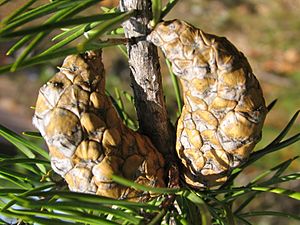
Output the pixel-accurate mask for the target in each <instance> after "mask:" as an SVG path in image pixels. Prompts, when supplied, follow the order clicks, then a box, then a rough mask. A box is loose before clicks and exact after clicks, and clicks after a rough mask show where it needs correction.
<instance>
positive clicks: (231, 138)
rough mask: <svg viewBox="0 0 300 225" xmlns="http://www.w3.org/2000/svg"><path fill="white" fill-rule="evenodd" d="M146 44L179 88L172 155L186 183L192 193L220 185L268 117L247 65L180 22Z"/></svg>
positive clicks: (224, 44)
mask: <svg viewBox="0 0 300 225" xmlns="http://www.w3.org/2000/svg"><path fill="white" fill-rule="evenodd" d="M147 39H148V40H149V41H151V42H152V43H153V44H155V45H156V46H159V47H160V48H161V49H162V51H163V52H164V54H165V56H166V58H167V59H168V60H170V61H171V63H172V68H173V72H174V73H175V74H176V75H177V76H178V77H179V78H180V81H181V84H182V88H183V98H184V106H183V109H182V114H181V116H180V118H179V121H178V126H177V140H176V150H177V154H178V157H179V158H180V160H181V162H182V164H183V170H184V171H183V172H184V179H185V181H186V182H187V183H188V184H189V185H191V186H193V187H196V188H201V187H212V186H217V185H219V184H222V183H223V182H225V181H226V179H227V178H228V175H229V174H230V172H231V170H232V169H233V168H235V167H237V166H239V165H240V164H241V163H242V162H243V161H245V160H246V159H247V157H248V156H249V154H250V152H251V150H252V149H253V148H254V146H255V144H256V143H257V142H258V141H259V140H260V138H261V130H262V126H263V122H264V119H265V116H266V113H267V109H266V106H265V101H264V98H263V93H262V90H261V88H260V85H259V83H258V81H257V79H256V78H255V76H254V74H253V72H252V69H251V67H250V65H249V63H248V61H247V59H246V58H245V56H244V55H243V53H241V52H239V51H238V50H237V49H236V47H235V46H233V44H231V43H230V42H229V41H228V40H227V39H226V38H224V37H218V36H215V35H212V34H207V33H205V32H203V31H202V30H200V29H197V28H195V27H193V26H192V25H190V24H188V23H186V22H183V21H179V20H173V21H166V22H162V23H159V24H158V25H157V26H156V27H155V28H154V30H153V31H152V33H151V34H150V35H148V37H147Z"/></svg>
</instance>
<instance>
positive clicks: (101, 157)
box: [33, 51, 165, 201]
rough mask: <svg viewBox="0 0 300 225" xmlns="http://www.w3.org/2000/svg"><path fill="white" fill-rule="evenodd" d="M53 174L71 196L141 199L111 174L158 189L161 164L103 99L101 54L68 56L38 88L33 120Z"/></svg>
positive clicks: (144, 197) (157, 155) (146, 141)
mask: <svg viewBox="0 0 300 225" xmlns="http://www.w3.org/2000/svg"><path fill="white" fill-rule="evenodd" d="M33 123H34V125H35V126H36V127H37V128H38V129H39V130H40V132H41V134H42V136H43V137H44V138H45V140H46V142H47V145H48V147H49V152H50V157H51V166H52V168H53V170H54V171H55V172H56V173H58V174H59V175H61V176H62V177H64V178H65V180H66V182H67V183H68V186H69V188H70V190H71V191H76V192H84V193H92V194H97V195H101V196H107V197H112V198H117V199H129V200H132V201H142V200H147V199H149V198H151V196H152V194H151V193H144V192H141V191H137V190H135V189H133V188H128V187H124V186H122V185H119V184H117V183H115V182H113V181H112V178H111V175H112V174H116V175H119V176H123V177H125V178H127V179H130V180H132V181H135V182H137V183H139V184H144V185H149V186H153V187H163V186H165V184H164V180H163V177H164V169H163V168H164V159H163V158H162V156H161V154H160V153H159V152H158V151H157V150H156V149H155V147H154V146H153V145H152V143H151V142H150V140H149V139H148V138H147V137H145V136H143V135H141V134H139V133H137V132H134V131H132V130H131V129H129V128H127V127H126V126H125V125H123V123H122V120H121V119H120V118H119V116H118V114H117V112H116V109H115V108H114V106H113V104H112V102H111V100H110V97H108V96H107V95H106V94H105V77H104V68H103V64H102V62H101V51H98V52H92V51H91V52H87V53H86V54H83V55H72V56H68V57H67V58H66V59H65V60H64V62H63V65H62V67H61V68H60V72H58V73H56V74H55V76H54V77H53V78H52V79H51V80H50V81H48V82H47V83H46V84H45V85H44V86H43V87H41V89H40V92H39V96H38V100H37V103H36V109H35V114H34V117H33Z"/></svg>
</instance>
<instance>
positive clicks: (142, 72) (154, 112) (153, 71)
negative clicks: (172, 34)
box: [120, 0, 174, 156]
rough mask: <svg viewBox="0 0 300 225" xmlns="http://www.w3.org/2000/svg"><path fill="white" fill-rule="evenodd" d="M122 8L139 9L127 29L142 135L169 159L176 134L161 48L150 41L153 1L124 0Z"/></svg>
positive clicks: (133, 86) (124, 9)
mask: <svg viewBox="0 0 300 225" xmlns="http://www.w3.org/2000/svg"><path fill="white" fill-rule="evenodd" d="M120 7H121V10H123V11H128V10H133V9H134V10H137V14H136V15H135V16H134V17H132V18H131V19H130V20H128V21H126V22H125V23H124V24H123V27H124V29H125V35H126V37H127V38H129V40H130V41H129V43H128V45H127V50H128V55H129V67H130V70H131V83H132V88H133V92H134V97H135V107H136V111H137V116H138V120H139V125H140V132H141V133H143V134H145V135H147V136H148V137H149V138H150V139H151V140H152V142H153V144H154V145H155V146H156V147H157V148H158V149H159V151H160V152H162V153H163V154H164V155H165V156H166V155H169V154H168V153H170V152H172V151H174V137H173V135H174V131H173V129H172V126H171V125H170V122H169V119H168V115H167V110H166V106H165V102H164V98H163V92H162V79H161V74H160V65H159V60H158V54H157V48H156V47H155V46H154V45H153V44H151V43H149V42H147V41H146V35H147V34H148V33H149V30H148V28H147V24H148V23H149V21H150V19H151V17H152V15H151V14H152V12H151V1H150V0H121V1H120Z"/></svg>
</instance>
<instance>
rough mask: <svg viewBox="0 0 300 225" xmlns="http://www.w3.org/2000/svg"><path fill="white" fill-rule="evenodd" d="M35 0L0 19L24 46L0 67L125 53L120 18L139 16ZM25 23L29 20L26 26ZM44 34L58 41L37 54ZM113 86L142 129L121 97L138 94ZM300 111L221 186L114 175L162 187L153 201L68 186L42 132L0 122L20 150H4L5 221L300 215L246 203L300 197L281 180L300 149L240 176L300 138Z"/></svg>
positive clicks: (4, 30)
mask: <svg viewBox="0 0 300 225" xmlns="http://www.w3.org/2000/svg"><path fill="white" fill-rule="evenodd" d="M36 2H38V1H33V0H31V1H27V3H26V4H24V5H23V6H21V7H20V8H19V9H17V10H16V11H14V12H12V14H11V15H10V16H8V17H6V18H5V19H4V20H2V22H1V29H0V39H1V40H0V41H2V42H4V41H7V40H8V39H10V38H18V37H19V38H20V39H18V40H16V42H15V44H14V45H13V46H12V47H11V48H10V50H8V52H7V54H8V55H10V54H12V53H14V52H16V51H17V50H20V49H21V48H23V50H22V51H21V53H20V55H19V57H18V58H17V60H16V62H15V63H13V64H11V65H6V66H3V67H0V72H2V73H4V72H8V71H14V70H16V69H20V68H24V67H26V66H32V65H35V64H39V63H44V62H46V61H48V60H51V59H54V58H58V57H63V56H66V55H70V54H75V53H78V52H84V51H86V50H92V49H98V48H104V47H108V46H116V47H118V48H120V49H121V50H122V53H123V54H126V52H125V51H124V49H123V47H122V46H120V45H119V44H120V43H119V42H118V41H111V40H113V39H114V38H115V37H118V35H120V34H122V29H121V27H120V26H119V25H120V24H121V23H122V22H123V21H125V20H127V19H128V18H129V17H131V16H134V13H135V12H125V13H123V12H119V11H118V10H116V9H106V8H102V10H103V13H102V14H97V15H90V16H82V15H80V14H79V13H82V12H83V11H84V10H85V9H87V8H88V7H91V6H95V5H96V4H97V3H98V2H100V1H95V0H84V1H82V0H80V1H79V0H75V1H74V0H59V1H49V3H45V4H42V5H39V6H35V7H32V5H34V4H35V3H36ZM6 3H7V1H4V0H2V1H0V5H4V6H5V4H6ZM176 3H177V0H169V2H168V3H167V5H166V6H165V7H162V2H161V1H160V0H155V1H154V0H153V7H152V10H153V23H154V24H156V23H157V22H159V21H160V20H161V19H162V18H163V17H164V16H165V15H166V14H167V13H168V12H169V11H170V10H171V9H172V7H174V6H175V4H176ZM37 19H40V20H43V21H44V22H43V23H42V24H41V25H32V24H31V22H32V21H35V20H37ZM39 24H40V23H39ZM25 25H26V28H25V27H24V28H23V26H25ZM57 28H61V29H62V30H61V32H60V33H59V34H56V35H55V36H54V37H52V38H50V33H51V32H52V31H57V30H56V29H57ZM103 35H105V37H106V40H105V41H104V40H100V39H99V38H100V36H103ZM45 38H48V39H52V41H53V42H56V41H57V42H56V43H54V44H53V45H52V46H51V47H49V48H47V49H43V50H42V52H41V53H38V54H36V55H34V54H33V52H34V51H35V50H36V49H37V45H38V44H40V43H41V41H42V40H44V39H45ZM31 54H33V55H31ZM167 63H168V62H167ZM168 66H170V65H169V64H168ZM169 68H170V67H169ZM170 75H171V77H172V81H173V85H174V90H175V93H176V99H177V104H178V113H180V110H181V107H182V102H181V98H180V89H179V86H178V82H177V79H176V78H175V77H174V75H173V74H172V73H171V70H170ZM114 92H115V96H116V98H115V99H113V98H112V97H111V98H112V100H113V103H114V104H115V106H116V108H117V109H118V112H119V114H120V116H121V118H122V119H123V121H124V123H125V124H126V125H127V126H129V127H131V128H132V129H137V128H138V125H137V124H138V123H137V121H135V120H134V119H132V118H130V116H129V115H128V114H127V112H126V109H125V107H124V105H125V104H124V99H125V100H126V101H128V102H129V103H130V104H133V101H134V99H133V97H132V96H131V95H130V94H128V93H127V92H122V91H120V90H119V89H118V88H116V89H115V90H114ZM272 106H273V105H272ZM269 108H271V106H270V107H269ZM298 114H299V111H298V112H297V113H296V114H295V115H294V116H293V118H292V119H291V120H290V122H289V123H288V124H287V125H286V127H285V128H284V129H283V130H282V131H281V133H280V134H279V135H278V136H277V137H276V138H275V139H274V140H273V141H272V142H271V143H270V144H268V145H267V146H266V147H264V148H263V149H261V150H258V151H256V152H254V153H252V154H251V155H250V158H249V160H248V161H247V162H245V163H244V164H243V165H241V166H240V167H239V168H237V169H235V170H234V171H233V173H232V175H231V176H230V177H229V179H228V181H227V182H226V183H225V184H224V185H222V186H221V187H219V188H218V189H212V190H208V189H206V190H200V191H199V190H192V189H190V188H188V187H183V188H181V189H170V188H150V187H146V186H142V185H138V184H135V183H133V182H131V181H128V180H125V179H124V178H122V177H117V176H114V180H115V181H116V182H118V183H120V184H122V185H125V186H131V187H134V188H136V189H139V190H143V191H145V192H152V193H156V194H157V197H156V198H154V199H153V200H152V201H150V202H144V203H142V202H140V203H134V202H128V201H125V200H113V199H108V198H104V197H100V196H95V195H90V194H82V193H73V192H70V191H68V189H67V187H66V184H65V182H64V181H63V180H62V179H61V178H58V177H57V175H55V174H54V173H53V171H52V170H51V166H50V162H49V156H48V154H47V153H46V150H44V149H42V148H41V147H39V146H38V145H36V144H35V143H34V141H30V140H29V139H27V138H26V137H25V136H27V137H30V138H39V139H40V138H41V137H40V134H39V133H37V132H31V131H27V132H24V133H23V135H24V136H21V135H18V134H16V133H14V132H13V131H11V130H9V129H8V128H6V127H4V126H0V135H1V136H2V137H4V138H5V139H7V140H8V141H9V142H10V143H12V144H13V145H14V146H15V147H16V148H17V149H18V154H17V155H15V156H13V157H12V156H8V155H5V154H4V155H0V182H1V187H0V224H7V223H12V224H17V223H19V224H62V223H63V224H152V225H154V224H202V225H211V224H219V225H225V224H246V225H248V224H251V222H250V220H251V218H252V217H257V216H278V217H285V218H288V219H293V220H299V221H300V217H299V216H298V215H292V214H290V213H287V212H275V211H249V210H248V206H249V205H250V204H251V203H252V202H253V200H254V199H255V198H257V197H260V196H261V195H263V194H264V193H271V194H276V195H279V196H282V197H288V198H292V199H295V200H300V193H299V192H296V191H293V190H287V189H285V188H282V187H280V186H279V185H280V184H282V183H284V182H293V181H296V180H299V179H300V173H287V172H286V171H287V169H288V168H289V167H290V165H291V163H292V162H293V161H294V160H296V159H297V158H298V157H299V156H295V157H294V158H291V159H288V160H285V161H283V162H281V163H279V164H278V165H275V166H274V165H271V166H272V167H271V168H269V169H267V170H265V171H263V172H261V174H259V175H258V176H256V177H255V178H254V179H253V180H250V181H248V182H247V183H246V184H239V183H238V178H239V177H241V176H243V174H244V172H245V169H246V168H247V167H249V166H251V165H253V164H254V163H255V162H256V161H257V160H261V159H265V158H266V157H267V156H268V155H269V154H271V153H272V152H275V151H278V150H284V148H285V147H287V146H289V145H291V144H293V143H295V142H297V141H299V139H300V133H298V134H295V135H294V136H292V137H288V138H286V136H287V133H288V131H289V130H290V129H291V127H292V126H293V124H294V122H295V121H296V118H297V116H298ZM285 138H286V139H285ZM237 203H238V204H237Z"/></svg>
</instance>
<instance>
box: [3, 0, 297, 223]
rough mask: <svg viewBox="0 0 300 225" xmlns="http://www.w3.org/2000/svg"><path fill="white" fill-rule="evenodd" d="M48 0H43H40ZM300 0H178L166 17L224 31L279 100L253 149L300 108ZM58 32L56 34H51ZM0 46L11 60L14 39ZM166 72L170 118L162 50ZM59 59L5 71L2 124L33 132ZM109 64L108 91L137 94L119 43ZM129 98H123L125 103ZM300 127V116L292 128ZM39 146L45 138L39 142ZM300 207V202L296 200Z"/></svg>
mask: <svg viewBox="0 0 300 225" xmlns="http://www.w3.org/2000/svg"><path fill="white" fill-rule="evenodd" d="M25 2H26V1H24V0H23V1H21V0H16V1H11V3H8V4H6V5H4V6H3V7H0V20H1V19H2V18H4V17H5V16H6V15H8V14H9V13H10V12H11V11H12V10H15V9H16V7H17V6H19V5H21V4H24V3H25ZM39 2H43V1H39ZM100 5H104V6H107V7H114V6H117V5H118V1H116V0H111V1H109V0H107V1H103V2H102V3H101V4H99V7H98V8H96V7H93V8H92V9H90V10H89V12H88V13H91V14H96V13H98V12H99V13H100V12H101V9H100ZM299 14H300V0H273V1H264V0H185V1H179V2H178V4H177V5H176V6H175V8H174V9H173V11H172V12H171V13H170V14H169V15H168V16H167V18H166V19H174V18H178V19H182V20H185V21H187V22H189V23H192V24H194V25H195V26H197V27H199V28H201V29H203V30H204V31H206V32H209V33H213V34H217V35H219V36H226V37H227V38H228V39H229V40H230V41H231V42H232V43H234V45H235V46H237V47H238V49H239V50H240V51H242V52H243V53H244V54H245V55H246V56H247V58H248V60H249V62H250V64H251V66H252V68H253V71H254V73H255V74H256V76H257V78H258V80H259V81H260V83H261V86H262V89H263V91H264V95H265V99H266V102H267V104H269V103H270V102H271V101H273V100H274V99H278V101H277V104H276V105H275V107H274V108H273V109H272V111H271V112H270V113H269V114H268V116H267V119H266V122H265V126H264V130H263V138H262V141H261V142H260V143H259V144H258V145H257V147H256V149H260V148H262V147H263V146H265V145H267V144H268V143H270V142H271V141H272V140H273V139H274V138H275V137H276V135H277V134H278V133H279V132H280V130H281V129H282V128H283V127H284V126H285V125H286V124H287V122H288V121H289V119H290V118H291V117H292V116H293V114H294V113H295V112H296V111H297V110H299V109H300V41H299V39H300V16H299ZM53 35H54V34H53ZM13 43H14V42H13V41H12V42H11V43H5V44H4V43H0V65H4V64H8V63H11V62H13V61H14V59H15V57H16V55H14V56H12V57H7V56H5V52H6V51H7V50H8V48H9V47H10V46H11V45H12V44H13ZM50 45H51V41H50V40H49V41H48V42H47V41H46V42H44V43H43V44H42V45H41V47H43V48H45V46H46V47H47V46H50ZM160 58H161V71H162V74H163V84H164V93H165V99H166V103H167V106H168V111H169V115H170V118H171V120H172V122H175V121H176V119H177V115H176V111H177V104H176V99H175V95H174V91H173V87H172V82H171V79H170V77H169V75H168V74H169V73H168V69H167V67H166V64H165V62H164V60H163V56H162V54H161V53H160ZM61 62H62V59H58V60H54V61H52V62H50V63H47V64H44V65H39V66H36V67H31V68H27V69H22V70H20V71H18V72H16V73H8V74H3V75H0V124H2V125H4V126H6V127H8V128H9V129H12V130H14V131H15V132H17V133H21V132H22V131H32V130H35V128H34V127H33V126H32V124H31V117H32V115H33V110H32V109H30V107H31V106H34V105H35V101H36V97H37V94H38V89H39V87H40V86H41V85H42V84H43V83H44V82H46V81H47V80H48V79H49V78H50V77H51V76H53V74H54V73H55V72H57V69H56V67H57V66H60V65H61ZM104 65H105V68H106V71H107V90H108V91H109V92H110V93H111V94H112V95H113V96H114V94H115V87H117V88H118V89H119V90H120V92H121V94H122V92H123V91H126V92H128V93H132V91H131V88H130V80H129V70H128V66H127V62H126V57H124V55H122V54H121V52H120V51H118V50H117V49H116V48H108V49H105V50H104ZM125 103H126V101H125ZM125 106H126V110H127V111H128V112H129V114H130V116H131V117H132V118H135V113H134V108H133V107H132V105H131V104H129V103H128V102H127V103H126V104H125ZM299 131H300V119H298V120H297V121H296V124H295V126H294V127H293V129H292V131H291V135H292V134H293V133H296V132H299ZM40 143H43V141H42V140H40ZM1 151H6V152H11V153H12V154H13V152H14V148H13V147H12V146H11V145H10V144H9V143H7V142H5V141H4V140H3V139H2V138H1V137H0V152H1ZM299 152H300V143H296V144H294V145H292V146H291V147H289V149H284V150H281V151H279V152H276V153H273V154H271V155H269V156H268V157H265V158H263V159H262V160H260V161H258V162H257V163H256V164H255V165H254V166H251V167H249V168H248V169H247V171H246V173H244V174H246V175H245V176H243V177H241V178H240V182H241V183H243V181H247V180H249V179H250V178H253V177H255V176H256V175H257V174H259V172H260V171H262V170H263V169H266V168H270V167H271V166H274V165H275V164H278V163H279V162H282V161H284V160H287V159H289V158H292V157H294V156H296V155H299ZM290 171H294V172H296V171H300V160H296V161H295V162H294V163H293V164H292V165H291V168H290ZM284 187H285V188H288V189H293V190H296V191H300V183H299V182H296V181H294V182H291V183H289V184H288V186H287V185H285V186H284ZM297 204H298V205H297ZM251 208H253V209H256V210H257V209H258V208H260V209H270V210H275V209H276V210H280V209H281V210H283V211H290V212H293V213H296V214H297V213H298V215H300V205H299V203H298V202H296V201H295V200H292V199H290V200H286V199H281V198H278V197H277V196H275V195H271V194H264V197H263V198H261V199H259V200H257V201H255V202H254V204H252V205H251ZM253 221H256V222H257V223H254V224H262V225H264V224H281V223H283V222H284V223H285V224H296V223H294V221H292V220H291V221H286V219H285V220H280V219H277V218H276V219H274V218H272V217H263V218H257V220H253Z"/></svg>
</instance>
